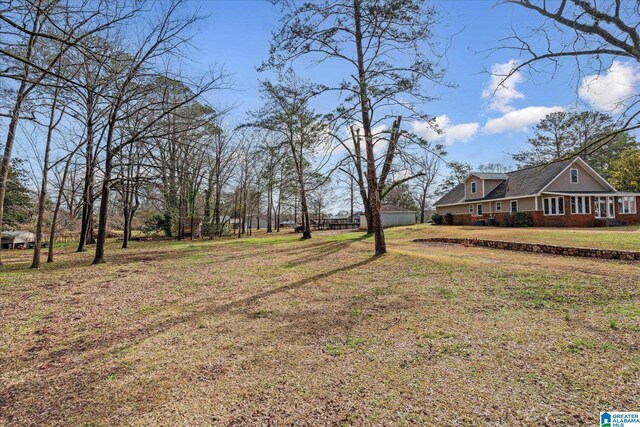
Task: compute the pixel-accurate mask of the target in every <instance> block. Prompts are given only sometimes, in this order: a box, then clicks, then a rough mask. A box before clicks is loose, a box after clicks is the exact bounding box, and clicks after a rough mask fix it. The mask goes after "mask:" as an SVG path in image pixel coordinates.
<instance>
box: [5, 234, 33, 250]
mask: <svg viewBox="0 0 640 427" xmlns="http://www.w3.org/2000/svg"><path fill="white" fill-rule="evenodd" d="M35 242H36V236H35V234H33V233H32V232H30V231H3V232H2V249H25V248H33V247H34V245H35Z"/></svg>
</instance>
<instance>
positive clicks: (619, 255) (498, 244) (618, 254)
mask: <svg viewBox="0 0 640 427" xmlns="http://www.w3.org/2000/svg"><path fill="white" fill-rule="evenodd" d="M414 242H438V243H454V244H460V245H466V246H478V247H483V248H494V249H504V250H507V251H521V252H533V253H543V254H551V255H564V256H574V257H584V258H601V259H622V260H635V261H640V252H633V251H619V250H613V249H594V248H576V247H568V246H556V245H542V244H538V243H521V242H505V241H502V240H484V239H457V238H448V237H431V238H427V239H415V240H414Z"/></svg>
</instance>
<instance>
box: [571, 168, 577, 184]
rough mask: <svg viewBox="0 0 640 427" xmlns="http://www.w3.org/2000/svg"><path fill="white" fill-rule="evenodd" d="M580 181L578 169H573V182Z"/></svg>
mask: <svg viewBox="0 0 640 427" xmlns="http://www.w3.org/2000/svg"><path fill="white" fill-rule="evenodd" d="M577 182H578V169H571V183H572V184H576V183H577Z"/></svg>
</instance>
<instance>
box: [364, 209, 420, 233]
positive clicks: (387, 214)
mask: <svg viewBox="0 0 640 427" xmlns="http://www.w3.org/2000/svg"><path fill="white" fill-rule="evenodd" d="M380 216H381V217H382V218H381V219H382V227H383V228H385V227H393V226H396V225H413V224H415V223H416V213H415V211H412V210H411V209H405V208H401V207H400V206H394V205H382V206H381V207H380ZM360 228H361V229H363V230H364V229H366V228H367V217H366V216H365V215H364V214H362V215H360Z"/></svg>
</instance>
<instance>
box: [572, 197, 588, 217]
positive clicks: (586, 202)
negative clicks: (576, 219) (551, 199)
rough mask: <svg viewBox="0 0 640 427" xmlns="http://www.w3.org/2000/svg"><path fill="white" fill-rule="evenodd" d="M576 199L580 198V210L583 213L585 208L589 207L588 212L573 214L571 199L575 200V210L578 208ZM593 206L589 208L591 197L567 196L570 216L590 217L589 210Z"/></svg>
mask: <svg viewBox="0 0 640 427" xmlns="http://www.w3.org/2000/svg"><path fill="white" fill-rule="evenodd" d="M578 197H580V198H582V199H583V200H582V210H583V211H585V210H586V209H585V206H589V212H574V211H573V209H572V207H573V205H572V204H571V199H576V208H577V207H578V200H577V199H578ZM592 208H593V206H591V196H569V210H570V211H571V215H591V213H592V212H591V210H592Z"/></svg>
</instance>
